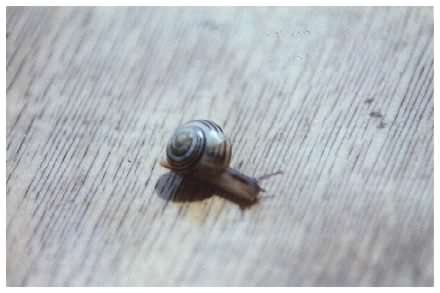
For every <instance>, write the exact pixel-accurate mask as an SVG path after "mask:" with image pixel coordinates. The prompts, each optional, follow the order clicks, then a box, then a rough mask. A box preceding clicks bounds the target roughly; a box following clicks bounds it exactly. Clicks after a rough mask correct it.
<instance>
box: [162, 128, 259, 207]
mask: <svg viewBox="0 0 440 293" xmlns="http://www.w3.org/2000/svg"><path fill="white" fill-rule="evenodd" d="M231 156H232V145H231V143H230V141H229V139H228V138H227V137H226V135H225V134H224V132H223V129H222V128H221V127H220V126H219V125H217V124H216V123H215V122H213V121H210V120H191V121H189V122H187V123H185V124H183V125H182V126H180V127H178V128H177V129H176V130H175V132H174V134H173V136H172V137H171V139H170V140H169V142H168V144H167V147H166V159H165V160H162V161H161V162H160V164H161V165H162V167H164V168H167V169H169V170H171V171H172V172H174V173H176V174H178V175H182V176H190V177H195V178H197V179H200V180H202V181H205V182H207V183H209V184H211V185H214V186H215V187H218V188H220V189H222V190H223V191H224V192H227V193H229V194H230V195H232V196H235V197H237V198H238V199H241V200H244V201H246V202H249V203H253V202H255V201H256V200H257V195H258V193H259V192H260V191H264V190H263V189H262V188H261V187H260V186H259V185H258V181H257V179H256V178H253V177H249V176H246V175H244V174H241V173H240V172H239V171H238V170H236V169H233V168H230V166H229V165H230V162H231Z"/></svg>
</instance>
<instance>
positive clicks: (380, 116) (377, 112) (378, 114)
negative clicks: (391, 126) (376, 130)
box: [370, 111, 383, 118]
mask: <svg viewBox="0 0 440 293" xmlns="http://www.w3.org/2000/svg"><path fill="white" fill-rule="evenodd" d="M370 117H372V118H383V115H382V113H380V112H379V111H372V112H370Z"/></svg>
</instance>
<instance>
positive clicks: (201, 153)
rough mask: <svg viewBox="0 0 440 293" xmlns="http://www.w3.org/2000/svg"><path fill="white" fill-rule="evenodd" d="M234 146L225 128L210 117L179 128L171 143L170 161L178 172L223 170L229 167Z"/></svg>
mask: <svg viewBox="0 0 440 293" xmlns="http://www.w3.org/2000/svg"><path fill="white" fill-rule="evenodd" d="M231 150H232V147H231V145H230V143H229V141H228V139H227V138H226V136H225V135H224V133H223V129H222V128H221V127H220V126H218V125H217V124H216V123H215V122H212V121H209V120H192V121H189V122H187V123H185V124H184V125H182V126H181V127H179V128H177V129H176V131H175V132H174V134H173V136H172V137H171V139H170V141H169V142H168V145H167V154H166V155H167V161H168V164H169V166H170V168H171V169H172V170H173V171H175V172H177V173H191V172H195V171H200V172H219V171H223V170H224V169H226V168H227V167H228V166H229V162H230V160H231Z"/></svg>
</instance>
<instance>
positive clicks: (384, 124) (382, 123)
mask: <svg viewBox="0 0 440 293" xmlns="http://www.w3.org/2000/svg"><path fill="white" fill-rule="evenodd" d="M385 126H387V124H386V123H385V122H384V121H380V123H379V125H377V128H378V129H383V128H385Z"/></svg>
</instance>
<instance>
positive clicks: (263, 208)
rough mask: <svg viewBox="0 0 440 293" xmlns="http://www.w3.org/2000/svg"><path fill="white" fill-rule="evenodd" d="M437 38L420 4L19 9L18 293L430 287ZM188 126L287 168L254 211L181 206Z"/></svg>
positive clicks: (13, 41) (10, 187) (208, 203)
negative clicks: (175, 148) (101, 288)
mask: <svg viewBox="0 0 440 293" xmlns="http://www.w3.org/2000/svg"><path fill="white" fill-rule="evenodd" d="M432 38H433V17H432V9H431V8H417V7H413V8H289V9H286V8H276V9H268V8H258V9H252V8H242V9H239V8H210V9H204V8H203V9H202V8H185V9H178V8H144V9H143V8H132V9H124V8H95V9H93V8H13V7H12V8H8V9H7V284H8V285H14V286H15V285H213V286H216V285H257V286H258V285H275V286H277V285H432V283H433V158H432V156H433V142H432V138H433V98H432V96H433V84H432V77H433V40H432ZM193 118H209V119H213V120H214V121H217V122H218V123H219V124H221V125H223V126H224V128H225V131H226V132H227V133H229V134H230V136H231V138H232V141H233V143H234V155H233V165H235V166H237V165H238V164H241V170H242V171H243V172H244V173H246V174H249V175H254V176H259V175H263V174H267V173H270V172H273V171H277V170H283V171H284V174H283V175H280V176H274V177H272V178H270V179H267V180H266V181H264V182H263V186H264V187H265V188H266V189H267V190H268V192H267V194H265V196H266V198H264V199H262V200H261V202H260V203H259V204H257V205H254V206H252V207H250V208H248V209H246V210H241V209H240V208H239V207H238V206H237V205H236V204H235V203H233V202H231V201H228V200H225V199H223V198H221V197H218V196H212V197H208V198H205V197H206V196H205V197H204V196H201V197H197V196H196V198H195V199H193V200H191V199H190V198H188V194H186V195H185V196H186V197H180V198H179V196H178V195H175V197H176V199H175V200H173V201H168V200H166V198H167V196H168V197H169V196H172V195H174V193H175V190H177V189H178V188H180V191H179V192H178V193H184V192H187V193H188V190H187V191H184V190H182V188H183V187H182V186H180V183H181V182H180V180H179V179H178V178H175V177H172V176H169V175H165V174H167V172H166V171H165V170H164V169H162V168H161V167H160V166H159V164H158V158H159V157H160V156H161V155H162V154H163V152H164V145H165V144H166V141H167V139H168V137H169V136H170V135H171V132H172V131H173V130H174V128H175V127H176V126H177V125H179V124H180V123H181V122H184V121H186V120H190V119H193ZM166 179H169V180H168V181H167V180H166ZM179 186H180V187H179ZM197 188H198V187H197V186H196V187H194V186H193V187H192V190H193V191H191V189H189V190H190V191H189V193H191V192H194V193H200V190H197ZM202 193H203V192H202ZM202 195H203V194H202ZM164 198H165V199H164ZM179 199H180V200H179Z"/></svg>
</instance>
